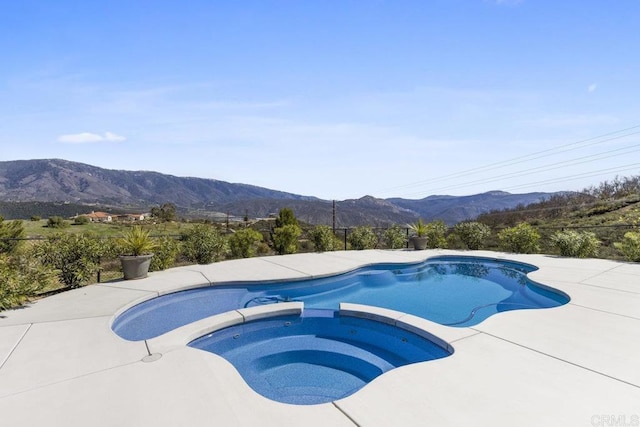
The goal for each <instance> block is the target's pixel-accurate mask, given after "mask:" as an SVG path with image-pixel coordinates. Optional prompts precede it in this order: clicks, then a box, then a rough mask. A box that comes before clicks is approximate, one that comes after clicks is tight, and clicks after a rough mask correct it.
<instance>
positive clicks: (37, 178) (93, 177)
mask: <svg viewBox="0 0 640 427" xmlns="http://www.w3.org/2000/svg"><path fill="white" fill-rule="evenodd" d="M256 198H261V199H280V200H317V198H315V197H306V196H299V195H296V194H290V193H285V192H282V191H275V190H269V189H267V188H262V187H256V186H253V185H246V184H231V183H228V182H224V181H218V180H214V179H204V178H190V177H177V176H173V175H165V174H161V173H158V172H147V171H125V170H111V169H102V168H99V167H96V166H90V165H87V164H83V163H77V162H70V161H67V160H60V159H44V160H16V161H8V162H0V200H3V201H14V202H27V201H35V200H37V201H47V202H67V203H102V204H110V205H125V206H141V207H144V206H148V205H149V204H161V203H165V202H172V203H174V204H176V205H178V206H182V207H192V206H200V205H207V204H209V205H211V207H215V206H216V205H219V204H223V203H229V202H233V201H238V200H247V199H256Z"/></svg>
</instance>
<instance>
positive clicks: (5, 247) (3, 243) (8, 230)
mask: <svg viewBox="0 0 640 427" xmlns="http://www.w3.org/2000/svg"><path fill="white" fill-rule="evenodd" d="M25 237H26V232H25V231H24V225H23V224H22V221H19V220H15V221H6V222H5V220H4V218H3V217H2V216H0V253H12V252H14V251H15V250H16V248H17V247H18V245H19V244H20V239H24V238H25Z"/></svg>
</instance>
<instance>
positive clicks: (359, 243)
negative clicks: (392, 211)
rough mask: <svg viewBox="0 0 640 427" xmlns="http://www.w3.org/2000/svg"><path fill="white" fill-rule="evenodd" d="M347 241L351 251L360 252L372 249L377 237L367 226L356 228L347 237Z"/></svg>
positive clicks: (376, 242)
mask: <svg viewBox="0 0 640 427" xmlns="http://www.w3.org/2000/svg"><path fill="white" fill-rule="evenodd" d="M347 241H348V242H349V244H350V245H351V249H354V250H357V251H360V250H363V249H373V248H375V247H376V245H377V244H378V236H376V233H374V232H373V229H372V228H371V227H368V226H361V227H356V228H354V229H353V230H351V232H350V233H349V235H348V236H347Z"/></svg>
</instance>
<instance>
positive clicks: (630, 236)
mask: <svg viewBox="0 0 640 427" xmlns="http://www.w3.org/2000/svg"><path fill="white" fill-rule="evenodd" d="M613 245H614V246H615V247H616V249H618V250H619V251H620V252H622V254H623V255H624V256H625V257H626V258H627V259H628V260H629V261H633V262H640V233H637V232H635V231H629V232H627V233H624V237H623V239H622V242H615V243H614V244H613Z"/></svg>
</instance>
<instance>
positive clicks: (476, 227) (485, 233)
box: [453, 221, 491, 250]
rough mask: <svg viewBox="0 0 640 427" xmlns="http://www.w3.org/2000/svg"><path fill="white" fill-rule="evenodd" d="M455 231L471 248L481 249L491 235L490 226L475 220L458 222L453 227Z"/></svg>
mask: <svg viewBox="0 0 640 427" xmlns="http://www.w3.org/2000/svg"><path fill="white" fill-rule="evenodd" d="M453 232H454V233H455V234H456V235H457V236H458V237H459V238H460V240H461V241H462V243H464V244H465V245H466V246H467V248H469V249H471V250H477V249H480V248H481V247H482V246H483V244H484V242H485V240H486V239H487V237H489V236H490V235H491V229H490V228H489V226H487V225H485V224H482V223H480V222H475V221H472V222H461V223H458V224H456V225H455V227H453Z"/></svg>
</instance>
